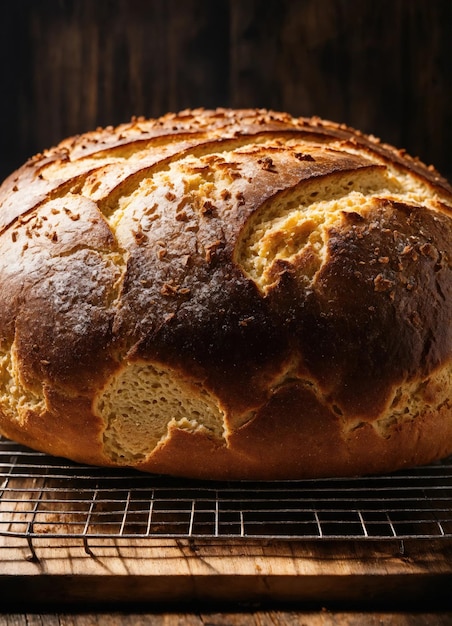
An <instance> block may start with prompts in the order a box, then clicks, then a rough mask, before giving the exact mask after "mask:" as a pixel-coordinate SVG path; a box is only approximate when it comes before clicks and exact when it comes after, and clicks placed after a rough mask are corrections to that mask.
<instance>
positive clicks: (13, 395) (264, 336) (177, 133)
mask: <svg viewBox="0 0 452 626" xmlns="http://www.w3.org/2000/svg"><path fill="white" fill-rule="evenodd" d="M0 231H1V234H0V338H1V344H0V432H2V433H3V434H4V435H5V436H7V437H9V438H12V439H15V440H17V441H19V442H21V443H23V444H25V445H28V446H31V447H33V448H36V449H39V450H43V451H45V452H48V453H51V454H54V455H59V456H66V457H68V458H71V459H73V460H75V461H79V462H84V463H91V464H98V465H111V466H115V465H119V466H123V465H125V466H130V467H135V468H137V469H140V470H144V471H149V472H159V473H168V474H173V475H180V476H187V477H195V478H206V479H209V478H211V479H233V478H238V479H277V478H305V477H317V476H349V475H355V474H370V473H379V472H387V471H392V470H395V469H398V468H401V467H405V466H413V465H418V464H421V463H427V462H430V461H433V460H435V459H439V458H442V457H444V456H446V455H448V454H450V453H452V408H451V401H450V395H451V390H452V365H451V362H452V328H451V326H452V325H451V312H452V267H451V263H452V261H451V259H452V189H451V188H450V186H449V184H448V183H447V181H446V180H444V179H443V178H442V177H441V176H440V175H439V174H438V173H437V172H436V171H435V170H434V169H433V168H432V167H426V166H425V165H424V164H423V163H421V162H420V161H419V160H417V159H413V158H412V157H410V156H408V155H406V154H405V153H404V152H403V151H400V150H396V149H395V148H393V147H391V146H387V145H385V144H382V143H380V142H379V141H378V140H377V139H375V138H373V137H369V136H366V135H363V134H362V133H360V132H358V131H355V130H353V129H350V128H346V127H345V126H343V125H339V124H334V123H332V122H327V121H323V120H320V119H318V118H311V119H307V118H292V117H291V116H289V115H288V114H285V113H276V112H271V111H266V110H229V109H217V110H212V111H207V110H203V109H198V110H191V111H190V110H187V111H182V112H181V113H178V114H169V115H166V116H164V117H162V118H160V119H157V120H146V119H143V118H135V119H133V120H132V121H131V122H130V123H129V124H123V125H121V126H119V127H117V128H111V127H109V128H106V129H98V130H97V131H94V132H91V133H86V134H84V135H80V136H78V137H74V138H70V139H67V140H65V141H63V142H62V143H61V144H59V145H58V146H56V147H55V148H52V149H50V150H47V151H45V152H44V153H43V154H40V155H37V156H36V157H34V158H32V159H31V160H30V161H29V162H28V163H26V164H25V165H24V166H23V167H22V168H20V169H19V170H17V172H15V173H13V174H12V175H11V176H10V177H9V178H8V179H7V180H6V181H5V182H4V183H3V185H2V186H1V188H0Z"/></svg>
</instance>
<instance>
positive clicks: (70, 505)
mask: <svg viewBox="0 0 452 626" xmlns="http://www.w3.org/2000/svg"><path fill="white" fill-rule="evenodd" d="M1 535H3V536H7V537H16V538H17V537H20V538H25V539H26V540H27V541H28V544H29V546H30V548H31V549H32V551H33V540H34V539H36V538H43V537H45V538H46V539H49V540H50V539H55V540H56V539H68V538H71V539H73V538H81V539H82V540H83V542H84V545H85V549H86V550H87V551H88V552H89V547H88V546H89V542H90V541H91V540H94V539H106V538H107V539H108V538H114V539H117V538H125V539H135V538H141V539H143V538H157V537H158V538H228V539H231V538H234V539H236V538H252V539H284V540H287V539H291V540H292V539H305V540H308V539H309V540H325V539H329V540H333V539H335V540H391V539H398V540H404V539H432V538H435V539H438V538H451V537H452V459H449V460H448V461H447V462H443V463H441V464H435V465H430V466H428V467H423V468H417V469H414V470H410V471H404V472H398V473H395V474H392V475H389V476H380V477H371V478H356V479H347V480H345V479H322V480H304V481H277V482H262V483H261V482H258V483H256V482H254V483H251V482H227V483H213V482H212V483H211V482H202V481H187V480H178V479H171V478H167V477H160V476H150V475H146V474H138V473H135V472H131V471H115V470H105V469H102V468H93V467H87V466H81V465H77V464H74V463H71V462H69V461H62V460H61V459H55V458H52V457H49V456H46V455H44V454H41V453H38V452H33V451H31V450H28V449H26V448H24V447H22V446H19V445H17V444H15V443H12V442H9V441H7V440H5V439H2V438H0V536H1Z"/></svg>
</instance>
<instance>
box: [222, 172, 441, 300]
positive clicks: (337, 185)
mask: <svg viewBox="0 0 452 626" xmlns="http://www.w3.org/2000/svg"><path fill="white" fill-rule="evenodd" d="M376 197H378V198H387V199H391V200H396V201H397V200H403V202H405V203H406V202H407V201H408V202H412V203H413V204H418V203H419V204H427V205H428V204H431V200H432V194H431V191H430V190H429V189H428V187H427V186H425V185H422V183H420V182H419V181H417V180H416V179H415V178H412V177H409V176H402V175H400V173H399V172H397V177H396V176H395V175H394V173H391V170H390V169H389V168H388V169H383V168H378V167H376V168H372V169H368V170H367V169H365V170H362V171H355V172H353V174H352V175H350V176H348V175H347V174H344V173H340V174H333V175H330V176H327V177H325V178H322V177H321V178H319V179H316V180H314V181H311V182H309V183H306V182H304V181H303V184H301V185H300V186H299V187H298V188H295V189H291V190H290V193H289V194H286V193H284V194H280V195H277V196H276V197H274V198H272V199H271V200H270V201H269V202H267V203H265V204H264V205H262V206H261V207H260V208H259V210H258V211H256V212H255V214H254V215H253V216H252V218H251V219H250V220H249V222H248V224H247V226H246V228H245V229H244V230H243V232H242V233H241V237H240V239H239V241H238V242H237V244H236V247H235V259H234V260H235V261H236V263H237V264H238V265H240V266H241V267H242V269H243V270H244V272H245V273H246V274H247V275H248V276H249V277H250V278H252V280H253V281H254V282H255V283H256V285H257V286H258V287H259V289H260V290H261V291H263V292H264V293H265V292H266V291H267V290H268V288H269V287H270V286H271V285H272V283H273V281H274V278H273V275H272V267H273V265H274V264H275V262H277V261H281V260H282V261H288V262H290V263H292V262H293V261H294V260H295V259H296V258H297V257H299V256H300V255H301V254H303V253H304V254H306V253H308V254H309V264H306V265H305V266H304V270H305V276H304V278H305V280H306V282H307V283H308V282H310V281H311V280H312V278H313V277H314V275H315V272H316V271H317V270H318V269H320V267H321V266H322V263H323V262H324V260H325V258H324V255H325V244H326V241H327V233H326V229H327V228H329V227H331V226H333V225H335V224H336V223H337V221H338V220H339V219H341V216H342V213H343V212H346V211H353V212H354V213H358V214H360V215H362V216H364V215H365V213H366V211H367V210H368V208H370V207H371V206H372V200H373V198H376ZM432 208H434V207H432Z"/></svg>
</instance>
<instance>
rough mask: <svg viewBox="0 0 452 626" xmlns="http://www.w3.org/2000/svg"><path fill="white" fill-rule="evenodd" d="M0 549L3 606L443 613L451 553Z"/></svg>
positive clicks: (268, 547) (263, 547) (319, 548)
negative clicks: (32, 556)
mask: <svg viewBox="0 0 452 626" xmlns="http://www.w3.org/2000/svg"><path fill="white" fill-rule="evenodd" d="M2 542H3V548H0V557H1V560H0V588H1V589H2V594H4V598H5V599H7V600H6V601H7V602H8V604H9V605H12V606H14V605H17V604H20V602H22V601H23V598H24V593H25V597H27V601H28V602H29V603H31V604H32V605H35V606H37V607H41V606H52V605H55V604H56V605H60V604H62V605H68V606H77V605H78V604H79V603H80V602H83V603H84V606H89V605H93V606H94V605H95V606H98V605H104V606H105V605H110V604H112V603H113V605H115V606H129V605H131V604H134V603H151V604H153V605H158V606H160V605H163V606H168V605H169V604H171V603H179V604H181V605H187V604H188V605H191V604H193V603H195V604H198V603H199V604H205V603H211V602H215V603H219V605H220V606H230V605H236V604H237V603H246V604H247V605H249V604H256V603H257V604H258V605H262V604H264V605H265V604H268V603H270V602H278V603H289V604H290V603H297V604H300V603H301V604H304V605H307V606H315V607H321V606H328V607H329V608H340V607H343V608H345V607H351V606H352V607H354V608H360V607H361V608H363V607H364V608H369V607H373V608H376V607H378V606H381V605H382V604H383V605H384V606H385V608H387V609H390V608H394V607H397V608H398V609H402V608H411V609H412V608H415V607H416V608H418V609H420V608H421V607H422V606H427V607H434V608H435V610H439V609H441V608H444V607H447V608H450V602H451V597H450V596H451V594H450V590H451V589H452V558H451V557H452V546H451V545H450V544H448V543H447V545H444V542H439V544H435V543H429V545H428V546H427V545H425V544H424V545H423V547H422V546H413V547H412V548H409V549H408V551H407V552H406V553H405V554H404V555H401V554H399V553H398V551H397V544H389V545H388V544H383V545H374V546H372V548H369V547H368V546H367V547H366V546H364V545H362V544H359V543H358V544H346V543H345V544H343V545H340V544H337V543H331V544H326V545H324V544H322V545H318V544H309V543H303V542H281V543H277V542H275V543H274V542H272V543H268V544H265V543H262V542H249V541H245V542H242V541H237V542H233V543H231V542H226V543H225V542H215V541H205V542H200V541H188V540H183V541H182V540H177V541H176V540H166V541H155V540H152V541H138V540H137V541H134V542H132V543H131V542H130V541H129V542H128V543H127V542H124V541H119V540H117V541H114V542H113V541H97V542H96V543H95V545H92V546H91V550H92V552H91V555H88V554H87V553H86V552H85V551H84V549H83V545H81V544H79V545H77V544H76V543H74V542H72V543H67V544H66V545H61V546H60V547H54V546H52V545H51V546H50V547H49V546H48V545H46V544H48V543H49V542H46V541H45V539H43V540H40V541H37V542H35V543H36V546H35V550H36V556H37V557H38V559H39V560H35V561H30V560H27V558H28V557H29V550H28V547H26V546H25V545H19V544H20V542H18V541H16V546H14V547H13V546H12V545H11V541H10V542H9V543H10V545H9V546H5V541H4V539H2Z"/></svg>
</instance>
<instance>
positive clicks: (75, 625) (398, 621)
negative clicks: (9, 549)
mask: <svg viewBox="0 0 452 626" xmlns="http://www.w3.org/2000/svg"><path fill="white" fill-rule="evenodd" d="M450 623H451V615H450V613H425V612H422V613H412V612H410V613H404V614H401V613H392V612H390V613H387V612H384V613H372V614H370V613H343V612H342V613H338V612H330V611H327V610H325V609H324V610H323V611H318V612H313V611H277V610H275V611H254V612H240V613H237V612H227V613H224V612H223V613H216V612H215V613H204V612H203V613H199V614H196V613H179V612H172V613H164V614H159V613H137V612H134V613H129V614H124V613H85V614H78V615H77V614H73V613H72V614H64V613H63V614H48V613H47V614H39V613H38V614H33V613H25V614H17V615H14V614H8V615H4V616H0V625H1V626H42V625H43V624H45V626H98V625H101V626H145V625H148V624H152V626H207V625H209V626H283V625H284V626H302V625H305V626H307V625H309V626H363V625H365V626H402V625H403V626H407V625H410V626H449V625H450Z"/></svg>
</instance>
